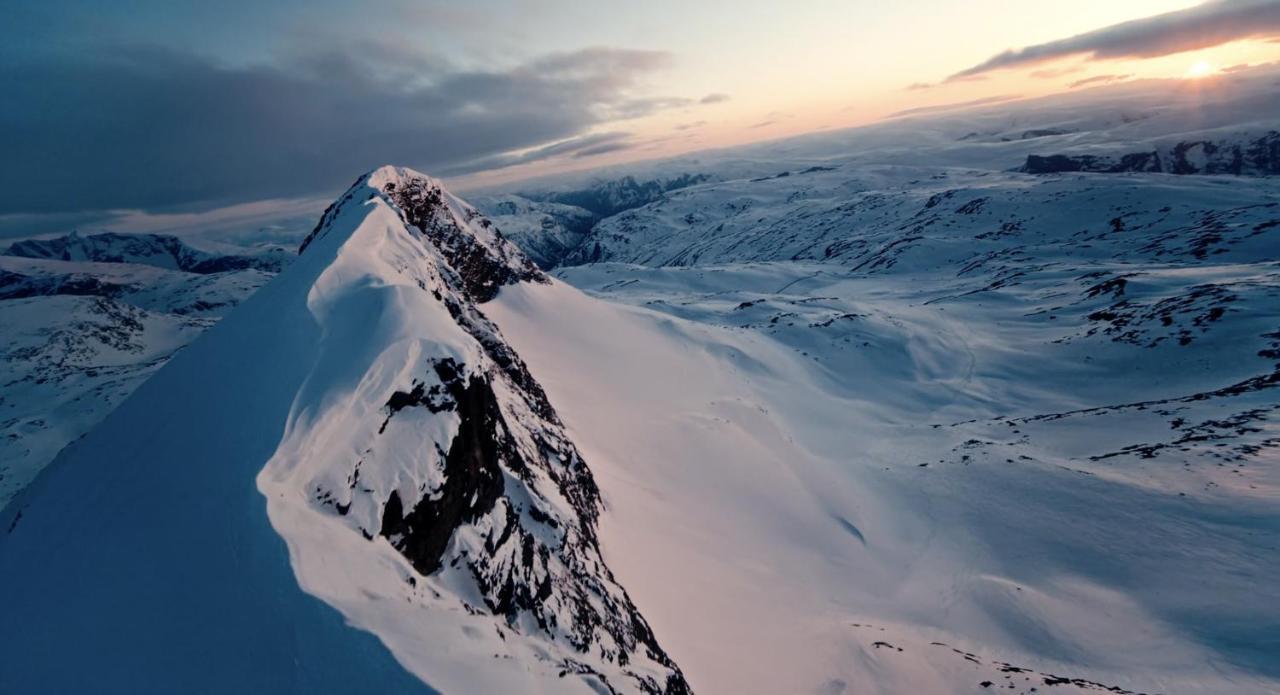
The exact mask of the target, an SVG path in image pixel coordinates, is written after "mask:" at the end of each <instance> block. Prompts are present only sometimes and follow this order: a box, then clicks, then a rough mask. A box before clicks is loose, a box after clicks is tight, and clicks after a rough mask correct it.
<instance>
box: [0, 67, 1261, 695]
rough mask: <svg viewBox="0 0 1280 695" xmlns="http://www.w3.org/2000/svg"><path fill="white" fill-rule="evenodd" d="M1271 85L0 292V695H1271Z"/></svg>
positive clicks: (530, 188) (196, 252)
mask: <svg viewBox="0 0 1280 695" xmlns="http://www.w3.org/2000/svg"><path fill="white" fill-rule="evenodd" d="M1276 77H1277V71H1276V69H1275V68H1265V67H1264V68H1255V69H1252V70H1246V71H1241V72H1239V73H1232V74H1231V75H1230V76H1224V77H1222V78H1220V79H1219V80H1217V81H1207V82H1203V83H1202V84H1199V85H1198V86H1196V87H1195V89H1194V90H1192V89H1191V88H1190V86H1188V85H1184V84H1169V83H1159V82H1143V83H1133V84H1124V85H1118V86H1114V87H1107V88H1104V89H1098V90H1089V91H1087V92H1084V93H1080V94H1073V95H1069V96H1065V97H1053V98H1049V99H1044V100H1037V101H1034V102H1015V103H1009V104H1000V105H997V106H994V107H987V108H983V109H970V110H961V111H958V112H948V113H943V114H941V115H939V114H938V113H932V112H927V113H926V112H921V113H915V114H904V115H903V116H902V117H901V118H899V119H897V120H896V121H894V122H891V123H887V124H882V125H878V126H873V127H870V128H865V129H857V130H853V131H844V132H839V133H827V134H821V135H814V136H807V137H805V138H797V139H792V140H788V141H781V142H777V143H767V144H764V145H758V146H753V147H748V148H739V149H736V150H728V151H723V152H714V153H702V154H699V155H695V156H688V157H684V158H678V159H676V160H670V161H667V162H658V163H652V164H646V165H638V166H636V167H633V168H632V169H631V170H629V171H612V172H597V173H595V174H592V175H590V176H589V177H587V178H583V177H570V178H567V179H564V180H562V181H544V182H535V183H526V184H522V185H521V186H520V187H519V189H518V192H513V191H503V192H497V193H494V192H489V193H487V194H486V195H484V196H481V197H479V198H478V200H479V201H480V202H479V205H478V206H477V207H473V206H472V205H471V204H469V203H467V202H465V201H463V200H462V199H461V198H459V197H457V196H455V195H453V194H451V193H449V192H448V191H447V190H445V189H444V188H443V187H442V186H441V184H440V183H439V182H438V181H436V180H435V179H432V178H430V177H428V176H425V175H422V174H419V173H417V172H414V171H412V170H408V169H402V168H395V167H383V168H381V169H378V170H376V171H374V172H372V173H370V174H367V175H365V176H363V177H361V178H360V179H359V180H358V181H357V182H356V184H355V185H354V186H352V187H351V189H349V190H348V191H347V192H346V193H344V194H343V195H342V196H341V197H339V198H338V199H337V200H336V201H335V202H334V204H333V205H331V206H330V207H329V209H328V210H326V211H325V213H324V215H323V216H322V217H321V219H320V222H319V224H318V225H317V226H316V228H315V230H314V231H313V232H312V233H311V235H310V236H308V237H307V239H306V240H305V241H304V242H303V244H302V250H301V252H300V253H299V255H298V256H297V257H296V259H294V260H292V262H290V263H287V264H286V263H281V264H280V266H281V267H282V268H283V269H282V270H281V271H280V272H279V274H278V275H274V273H275V272H276V270H277V268H276V267H274V266H264V265H263V263H264V262H267V261H272V262H274V261H273V259H274V258H275V254H274V253H273V252H270V251H263V248H265V247H262V246H261V245H259V244H258V243H257V241H254V242H251V244H250V245H249V248H248V250H245V248H244V247H242V248H241V250H240V251H236V250H235V249H234V248H231V247H227V246H225V245H224V246H218V247H217V248H216V249H213V248H212V247H206V248H204V249H201V248H196V246H190V245H188V244H187V243H186V241H184V240H185V239H186V237H183V240H179V241H177V242H175V241H169V239H172V238H173V237H166V236H165V235H158V236H142V237H139V238H138V240H130V239H125V240H124V241H121V240H120V239H116V238H104V239H101V240H99V241H94V242H86V241H84V240H83V238H71V239H63V240H61V241H56V240H55V242H56V243H55V242H51V241H50V240H42V243H43V245H34V244H29V245H26V246H22V247H19V248H18V251H19V252H21V253H19V255H7V256H0V321H2V322H3V325H4V326H5V330H4V332H3V334H2V335H0V341H3V345H2V346H0V349H3V350H4V358H5V359H4V361H2V362H0V366H3V368H4V369H5V370H7V371H6V372H5V377H4V378H5V384H6V386H5V391H4V393H3V395H2V397H0V408H3V409H7V410H0V413H3V417H4V418H5V419H4V420H3V421H0V426H3V427H4V428H5V429H4V430H3V432H4V433H5V436H6V437H7V439H5V440H3V441H0V447H5V448H0V452H2V453H3V454H4V461H5V468H4V470H2V471H0V473H3V475H5V476H6V477H5V478H3V479H0V486H3V487H0V490H3V491H8V492H10V493H12V492H17V491H18V490H19V489H21V492H17V496H16V497H15V498H14V499H13V501H12V502H10V503H9V504H8V506H6V507H4V508H3V510H2V511H0V595H3V596H5V600H6V602H7V603H6V607H5V609H4V610H3V611H0V634H5V635H15V636H17V637H16V638H15V639H8V640H5V641H4V644H3V645H2V646H0V691H3V692H138V691H147V692H306V693H313V692H335V693H338V692H343V693H350V692H424V691H425V692H434V691H439V692H445V693H455V692H459V693H472V692H474V693H490V692H556V693H559V692H617V693H630V692H642V693H685V692H698V693H779V692H787V693H790V692H796V693H886V694H894V693H982V692H991V691H998V692H1015V693H1023V694H1029V693H1037V694H1042V693H1050V694H1053V693H1101V692H1109V693H1168V694H1170V695H1173V694H1178V693H1203V694H1205V695H1209V694H1218V693H1244V694H1253V693H1257V694H1263V693H1275V692H1280V661H1278V660H1277V658H1276V655H1277V654H1278V653H1280V588H1277V587H1278V586H1280V585H1278V584H1277V583H1276V582H1275V581H1274V578H1275V577H1276V576H1280V507H1278V506H1277V504H1276V500H1277V499H1280V419H1278V418H1280V397H1278V396H1280V256H1277V249H1280V244H1277V235H1278V234H1280V182H1278V180H1277V179H1275V178H1274V177H1271V176H1269V175H1267V173H1268V172H1267V171H1266V170H1265V168H1266V166H1268V165H1266V162H1269V161H1271V160H1269V159H1266V158H1265V157H1263V156H1262V154H1258V152H1261V150H1258V151H1256V152H1255V150H1254V149H1251V148H1255V147H1257V146H1258V145H1257V143H1259V142H1262V143H1264V144H1265V143H1267V142H1272V141H1273V140H1274V137H1273V136H1274V133H1275V132H1276V131H1277V129H1280V121H1277V118H1276V114H1277V113H1280V104H1278V103H1277V99H1278V97H1277V96H1276V93H1275V90H1274V89H1273V88H1272V85H1273V84H1274V81H1275V79H1276ZM1268 138H1271V139H1270V140H1268ZM1206 143H1209V144H1208V145H1206ZM1233 148H1235V149H1233ZM1264 149H1265V148H1264ZM1269 151H1270V150H1267V152H1269ZM1143 152H1147V153H1155V154H1157V155H1159V157H1160V158H1161V162H1162V168H1161V169H1159V170H1155V169H1150V168H1142V167H1136V168H1135V167H1130V168H1127V169H1124V168H1114V167H1112V166H1111V164H1108V166H1107V167H1102V166H1100V165H1099V166H1094V164H1096V163H1097V162H1100V161H1103V160H1102V159H1100V158H1107V159H1106V160H1105V161H1107V162H1110V163H1112V164H1114V163H1115V162H1119V161H1121V160H1122V158H1124V157H1125V156H1126V155H1129V154H1133V153H1143ZM1174 152H1181V153H1183V155H1185V157H1191V158H1192V159H1196V161H1197V162H1199V165H1198V167H1199V168H1197V169H1196V170H1195V171H1184V170H1178V171H1174V169H1177V168H1178V167H1174V166H1171V165H1169V166H1166V165H1168V164H1169V163H1170V162H1173V161H1174V159H1172V156H1173V155H1171V154H1170V153H1174ZM1236 152H1238V153H1240V156H1239V157H1236V154H1234V153H1236ZM1246 154H1247V155H1248V157H1250V158H1251V159H1249V160H1248V162H1249V165H1248V166H1241V167H1237V168H1235V169H1232V168H1231V166H1229V164H1230V162H1233V161H1236V162H1244V161H1245V159H1243V158H1244V157H1245V155H1246ZM1263 154H1265V152H1264V153H1263ZM1033 155H1034V156H1046V157H1049V156H1055V155H1062V156H1063V157H1064V158H1065V159H1054V160H1052V161H1054V162H1057V163H1058V164H1055V167H1057V166H1058V165H1062V166H1065V167H1066V169H1065V170H1058V169H1054V168H1053V167H1050V168H1051V169H1054V170H1052V171H1046V170H1043V169H1037V170H1035V171H1033V169H1034V168H1029V167H1027V166H1026V163H1027V162H1028V157H1030V156H1033ZM1266 156H1267V157H1270V156H1271V155H1269V154H1268V155H1266ZM1084 157H1094V158H1098V159H1082V158H1084ZM1259 157H1262V158H1261V159H1259ZM1124 161H1128V162H1130V163H1132V162H1135V161H1137V160H1135V159H1128V160H1124ZM1143 161H1150V160H1143ZM1063 162H1066V164H1063ZM1083 162H1092V163H1093V164H1089V165H1088V166H1084V165H1083V164H1081V163H1083ZM1077 165H1080V166H1077ZM1255 165H1256V166H1255ZM1144 166H1145V165H1144ZM1037 172H1038V173H1037ZM482 211H483V212H484V213H485V214H482ZM295 212H296V210H293V209H290V211H289V214H290V215H292V214H295ZM217 233H218V238H220V239H224V240H225V239H227V238H229V237H228V234H229V233H230V232H229V231H228V230H227V229H223V228H219V229H218V230H217ZM90 238H92V237H90ZM247 238H252V239H257V237H256V236H255V235H252V234H250V235H248V237H247ZM258 241H260V240H258ZM107 242H110V243H107ZM175 243H178V244H179V245H178V246H175V245H174V244H175ZM59 244H61V245H59ZM188 246H190V249H193V250H184V249H186V248H188ZM517 247H519V248H517ZM67 249H73V250H74V252H72V251H66V250H67ZM104 249H105V250H104ZM121 249H123V251H122V250H121ZM64 251H66V253H64ZM95 254H96V255H95ZM166 254H167V255H166ZM184 259H185V260H184ZM193 259H194V260H193ZM210 259H214V260H212V261H211V260H210ZM236 259H240V260H236ZM245 259H248V260H245ZM255 259H256V260H255ZM215 261H216V262H215ZM535 262H536V264H535ZM201 264H204V265H201ZM543 269H550V270H543ZM273 275H274V277H273ZM259 286H261V289H258V287H259ZM233 307H234V308H233ZM215 323H216V325H215ZM197 336H198V337H197ZM184 346H185V347H184ZM144 379H145V381H144ZM139 384H140V385H139ZM134 389H136V391H135V390H134ZM130 392H132V395H128V394H129V393H130ZM126 395H127V396H128V397H127V398H125V396H126ZM120 400H123V403H120V405H119V406H118V407H115V406H116V403H117V402H118V401H120ZM99 421H101V422H100V423H99ZM82 435H83V436H82ZM64 444H66V448H65V449H62V451H61V453H59V454H57V457H56V459H55V460H54V461H53V463H52V464H50V465H48V466H47V467H45V463H46V462H48V461H49V460H50V459H52V458H53V457H54V454H55V452H57V451H58V450H59V449H61V448H62V446H63V445H64ZM14 452H17V453H14ZM15 457H17V458H15ZM11 461H17V462H18V463H17V464H13V463H10V462H11ZM41 468H43V469H44V470H43V472H41V473H40V474H39V476H38V477H37V478H36V480H35V482H34V483H32V484H30V485H26V482H27V480H29V479H30V478H31V477H33V476H35V474H36V472H37V471H39V470H40V469H41ZM68 664H74V666H75V667H74V668H68ZM140 674H142V675H140Z"/></svg>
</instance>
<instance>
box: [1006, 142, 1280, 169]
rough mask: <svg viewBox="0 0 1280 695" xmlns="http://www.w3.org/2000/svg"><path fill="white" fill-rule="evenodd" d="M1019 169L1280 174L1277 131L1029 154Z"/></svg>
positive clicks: (1279, 150) (1279, 146)
mask: <svg viewBox="0 0 1280 695" xmlns="http://www.w3.org/2000/svg"><path fill="white" fill-rule="evenodd" d="M1020 171H1023V172H1026V173H1028V174H1060V173H1072V172H1081V171H1084V172H1094V173H1106V174H1116V173H1124V172H1149V173H1165V174H1206V175H1220V174H1227V175H1234V176H1270V175H1274V174H1280V132H1276V131H1271V132H1269V133H1267V134H1266V135H1263V136H1261V137H1257V138H1249V139H1244V140H1234V141H1233V140H1217V141H1214V140H1196V141H1190V142H1179V143H1177V144H1175V145H1173V146H1172V147H1167V148H1157V149H1154V150H1151V151H1149V152H1131V153H1129V154H1125V155H1121V156H1120V157H1118V158H1117V157H1111V156H1106V155H1088V154H1080V155H1068V154H1054V155H1034V154H1033V155H1028V156H1027V161H1026V163H1025V164H1023V166H1022V167H1021V169H1020Z"/></svg>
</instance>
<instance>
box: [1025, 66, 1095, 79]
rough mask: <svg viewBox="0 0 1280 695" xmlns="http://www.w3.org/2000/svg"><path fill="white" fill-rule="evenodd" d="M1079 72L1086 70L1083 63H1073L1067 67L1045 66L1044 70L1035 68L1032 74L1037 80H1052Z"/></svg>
mask: <svg viewBox="0 0 1280 695" xmlns="http://www.w3.org/2000/svg"><path fill="white" fill-rule="evenodd" d="M1078 72H1084V66H1083V65H1071V66H1068V67H1065V68H1045V69H1044V70H1035V71H1033V72H1032V73H1031V76H1032V77H1034V78H1036V79H1037V80H1052V79H1055V78H1058V77H1065V76H1067V75H1074V74H1076V73H1078Z"/></svg>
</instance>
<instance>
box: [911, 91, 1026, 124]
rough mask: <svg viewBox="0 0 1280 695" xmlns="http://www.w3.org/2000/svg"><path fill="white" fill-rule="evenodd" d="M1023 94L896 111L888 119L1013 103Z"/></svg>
mask: <svg viewBox="0 0 1280 695" xmlns="http://www.w3.org/2000/svg"><path fill="white" fill-rule="evenodd" d="M1021 96H1022V95H1021V94H1003V95H1000V96H993V97H983V98H981V99H974V100H972V101H961V102H957V103H954V104H937V105H935V106H917V107H916V108H914V109H906V110H904V111H895V112H893V113H891V114H889V115H888V116H886V118H899V117H901V116H919V115H921V114H926V113H939V112H942V111H951V110H953V109H963V108H967V107H970V106H982V105H984V104H998V103H1000V102H1002V101H1013V100H1014V99H1017V98H1019V97H1021Z"/></svg>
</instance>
